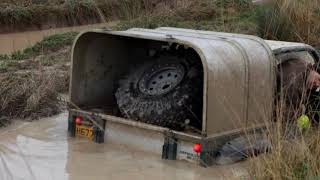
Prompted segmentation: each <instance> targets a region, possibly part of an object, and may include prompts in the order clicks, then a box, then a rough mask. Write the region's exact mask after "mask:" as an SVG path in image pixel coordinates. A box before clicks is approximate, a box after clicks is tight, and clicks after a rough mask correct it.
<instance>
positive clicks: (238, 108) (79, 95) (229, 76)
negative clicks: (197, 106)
mask: <svg viewBox="0 0 320 180" xmlns="http://www.w3.org/2000/svg"><path fill="white" fill-rule="evenodd" d="M172 43H177V44H179V45H183V46H185V47H189V48H192V49H194V50H195V51H196V52H197V53H198V55H199V56H200V58H201V63H202V65H203V79H204V81H203V82H204V84H203V97H199V98H202V99H203V115H202V134H201V136H202V137H207V138H210V137H216V136H221V135H224V134H230V133H236V132H238V131H241V130H243V129H248V128H249V129H250V128H258V127H261V126H263V125H264V124H265V122H266V121H270V120H271V119H272V115H273V96H274V90H275V66H276V61H275V57H274V54H273V52H272V47H275V46H271V45H270V43H268V42H266V41H264V40H263V39H261V38H258V37H255V36H249V35H240V34H229V33H217V32H207V31H197V30H187V29H177V28H158V29H155V30H150V29H139V28H134V29H129V30H127V31H110V30H103V29H99V30H92V31H87V32H83V33H81V34H80V35H79V36H78V37H77V39H76V41H75V43H74V45H73V53H72V76H71V83H70V84H71V85H70V98H71V99H70V100H71V102H73V103H74V104H76V105H78V106H80V107H81V106H95V105H98V104H103V105H105V106H108V107H113V106H115V105H116V101H115V99H114V91H115V88H116V82H117V81H118V80H119V79H121V75H122V74H123V73H124V72H125V71H128V69H129V67H130V66H132V65H134V64H136V63H138V61H141V59H143V58H142V57H143V56H142V51H141V53H140V54H139V53H138V52H133V51H135V50H136V48H137V47H140V48H142V49H147V48H150V47H151V46H155V44H159V45H161V46H162V45H164V44H172ZM137 51H139V50H137Z"/></svg>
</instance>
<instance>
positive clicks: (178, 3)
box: [0, 0, 254, 33]
mask: <svg viewBox="0 0 320 180" xmlns="http://www.w3.org/2000/svg"><path fill="white" fill-rule="evenodd" d="M32 2H33V3H32ZM251 10H252V4H251V1H250V0H239V1H238V0H237V1H235V0H216V1H213V0H201V1H194V0H191V1H190V0H117V1H115V0H66V1H58V0H56V1H31V3H30V1H21V2H20V1H10V3H8V2H2V3H0V32H12V31H21V30H28V29H46V28H54V27H62V26H74V25H82V24H89V23H100V22H105V21H111V20H124V21H125V22H124V23H122V28H126V27H129V26H133V25H135V26H137V25H139V24H140V25H141V26H144V27H154V26H156V25H161V24H159V22H160V21H162V20H165V21H164V22H162V24H163V25H165V24H168V25H173V24H174V23H176V22H177V21H181V20H182V21H185V22H183V23H182V24H177V25H176V26H180V27H198V28H204V29H212V27H215V29H216V30H224V29H226V30H229V31H233V30H238V29H239V30H238V31H237V32H241V29H246V28H249V29H250V31H249V33H253V31H251V29H254V27H251V26H254V24H251V21H252V19H250V18H251V15H252V13H251ZM133 19H135V20H133ZM131 20H133V21H131ZM151 21H152V22H151ZM197 21H200V23H198V24H196V23H197ZM247 21H249V22H247ZM141 23H143V24H141ZM144 23H147V24H144ZM221 27H223V28H221Z"/></svg>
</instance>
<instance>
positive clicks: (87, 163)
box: [0, 113, 247, 180]
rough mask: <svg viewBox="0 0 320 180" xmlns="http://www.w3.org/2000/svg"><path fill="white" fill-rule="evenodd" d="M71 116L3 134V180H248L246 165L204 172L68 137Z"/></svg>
mask: <svg viewBox="0 0 320 180" xmlns="http://www.w3.org/2000/svg"><path fill="white" fill-rule="evenodd" d="M67 118H68V114H67V113H62V114H60V115H57V116H54V117H51V118H45V119H42V120H39V121H33V122H19V121H17V122H16V123H14V124H13V125H11V126H9V127H7V128H2V129H0V180H44V179H45V180H88V179H90V180H91V179H94V180H105V179H112V180H113V179H119V180H120V179H130V180H135V179H137V180H141V179H148V180H149V179H152V180H158V179H177V180H179V179H181V180H189V179H190V180H198V179H199V180H200V179H201V180H209V179H210V180H213V179H245V178H244V177H246V175H247V174H246V170H245V166H246V164H243V163H241V164H233V165H228V166H214V167H210V168H203V167H199V166H197V165H195V164H190V163H187V162H184V161H166V160H161V157H159V156H158V155H155V154H152V153H147V152H142V151H138V150H135V149H132V148H130V147H128V146H125V145H121V144H111V143H108V142H106V143H104V144H95V143H93V142H90V141H88V140H86V139H81V138H68V137H67Z"/></svg>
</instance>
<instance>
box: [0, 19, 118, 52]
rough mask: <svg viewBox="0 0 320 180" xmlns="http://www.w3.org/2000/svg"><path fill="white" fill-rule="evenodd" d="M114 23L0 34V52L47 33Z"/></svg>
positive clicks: (85, 28)
mask: <svg viewBox="0 0 320 180" xmlns="http://www.w3.org/2000/svg"><path fill="white" fill-rule="evenodd" d="M114 24H116V22H112V23H102V24H92V25H84V26H74V27H66V28H55V29H48V30H41V31H26V32H19V33H9V34H0V54H10V53H12V52H14V51H17V50H22V49H24V48H27V47H30V46H32V45H34V44H35V43H37V42H39V41H41V40H42V39H43V38H44V37H46V36H49V35H53V34H57V33H65V32H72V31H84V30H90V29H94V28H103V27H108V26H111V25H114Z"/></svg>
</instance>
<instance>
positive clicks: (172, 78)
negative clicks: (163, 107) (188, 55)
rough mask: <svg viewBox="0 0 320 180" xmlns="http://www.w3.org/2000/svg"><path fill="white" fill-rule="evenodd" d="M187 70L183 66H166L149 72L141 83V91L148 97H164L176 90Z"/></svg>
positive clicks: (143, 76) (141, 79) (155, 67)
mask: <svg viewBox="0 0 320 180" xmlns="http://www.w3.org/2000/svg"><path fill="white" fill-rule="evenodd" d="M184 75H185V69H184V67H183V66H182V65H181V64H164V65H157V66H154V67H152V68H151V69H150V70H147V72H145V73H144V74H143V75H142V77H141V78H140V81H139V90H140V91H141V92H142V93H144V94H147V95H151V96H158V95H163V94H166V93H168V92H170V91H171V90H173V89H175V88H176V87H177V86H178V85H179V84H180V82H181V81H182V80H183V77H184Z"/></svg>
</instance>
